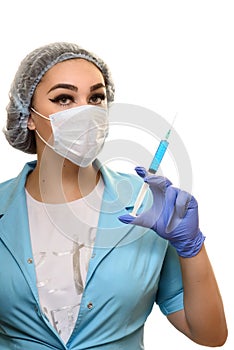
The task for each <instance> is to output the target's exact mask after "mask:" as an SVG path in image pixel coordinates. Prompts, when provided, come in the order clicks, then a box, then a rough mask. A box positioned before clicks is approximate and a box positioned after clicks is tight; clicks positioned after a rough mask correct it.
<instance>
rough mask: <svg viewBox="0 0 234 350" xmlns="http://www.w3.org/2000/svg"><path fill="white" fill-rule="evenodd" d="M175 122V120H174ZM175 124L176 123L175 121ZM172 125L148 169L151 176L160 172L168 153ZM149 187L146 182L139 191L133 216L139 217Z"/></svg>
mask: <svg viewBox="0 0 234 350" xmlns="http://www.w3.org/2000/svg"><path fill="white" fill-rule="evenodd" d="M174 120H175V118H174ZM173 122H174V121H173ZM172 125H173V123H172ZM172 125H171V127H170V129H169V130H168V132H167V133H166V136H165V138H164V139H162V140H161V141H160V143H159V146H158V148H157V151H156V152H155V155H154V157H153V160H152V162H151V164H150V166H149V169H148V172H149V173H150V174H155V173H156V172H157V171H158V168H159V166H160V164H161V161H162V159H163V157H164V155H165V153H166V150H167V147H168V145H169V142H168V138H169V136H170V133H171V129H172ZM148 187H149V185H148V184H147V183H146V182H144V183H143V185H142V187H141V189H140V191H139V194H138V196H137V199H136V202H135V204H134V208H133V211H132V213H131V215H132V216H136V215H137V212H138V209H139V208H140V206H141V204H142V202H143V200H144V197H145V195H146V192H147V190H148Z"/></svg>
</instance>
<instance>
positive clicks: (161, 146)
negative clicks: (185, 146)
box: [148, 140, 169, 174]
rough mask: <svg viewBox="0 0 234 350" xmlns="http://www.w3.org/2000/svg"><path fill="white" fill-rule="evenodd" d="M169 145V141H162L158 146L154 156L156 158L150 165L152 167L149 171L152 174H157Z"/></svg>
mask: <svg viewBox="0 0 234 350" xmlns="http://www.w3.org/2000/svg"><path fill="white" fill-rule="evenodd" d="M168 145H169V142H168V141H167V140H161V142H160V144H159V146H158V149H157V151H156V153H155V155H154V158H153V160H152V162H151V164H150V167H149V170H148V171H149V172H150V173H152V174H155V173H156V171H157V170H158V168H159V165H160V163H161V161H162V159H163V157H164V154H165V152H166V150H167V147H168Z"/></svg>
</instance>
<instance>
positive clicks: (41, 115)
mask: <svg viewBox="0 0 234 350" xmlns="http://www.w3.org/2000/svg"><path fill="white" fill-rule="evenodd" d="M31 110H32V111H33V112H34V113H36V114H37V115H39V116H40V117H42V118H44V119H47V120H50V118H48V117H46V116H44V115H43V114H41V113H39V112H37V111H36V110H35V109H34V108H33V107H31Z"/></svg>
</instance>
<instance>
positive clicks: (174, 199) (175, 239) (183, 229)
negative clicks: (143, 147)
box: [119, 167, 205, 258]
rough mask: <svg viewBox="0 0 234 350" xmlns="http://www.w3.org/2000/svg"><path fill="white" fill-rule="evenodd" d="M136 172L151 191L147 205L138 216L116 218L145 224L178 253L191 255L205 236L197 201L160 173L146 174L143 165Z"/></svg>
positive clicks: (195, 251)
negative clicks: (150, 197)
mask: <svg viewBox="0 0 234 350" xmlns="http://www.w3.org/2000/svg"><path fill="white" fill-rule="evenodd" d="M135 170H136V172H137V174H138V175H139V176H141V177H143V178H144V181H145V182H146V183H148V184H149V188H150V190H151V191H152V195H153V204H152V206H151V208H150V209H149V210H147V211H145V212H143V213H141V214H139V215H138V216H136V217H134V216H132V215H130V214H126V215H122V216H120V217H119V220H120V221H122V222H124V223H127V224H133V225H139V226H143V227H148V228H151V229H152V230H154V231H155V232H156V233H157V234H158V235H159V236H161V237H162V238H164V239H167V240H168V241H170V243H171V244H172V245H173V246H174V247H175V249H176V250H177V253H178V255H180V256H182V257H187V258H188V257H192V256H195V255H196V254H197V253H198V252H199V251H200V249H201V247H202V244H203V242H204V240H205V237H204V236H203V234H202V233H201V231H200V229H199V220H198V204H197V201H196V199H195V198H194V197H193V196H192V195H191V194H189V193H188V192H185V191H182V190H180V189H178V188H175V187H173V186H172V183H171V182H170V181H169V180H168V179H166V178H164V177H162V176H156V175H149V176H148V174H147V171H146V170H145V169H144V168H143V167H136V169H135Z"/></svg>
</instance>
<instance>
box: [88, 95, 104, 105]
mask: <svg viewBox="0 0 234 350" xmlns="http://www.w3.org/2000/svg"><path fill="white" fill-rule="evenodd" d="M105 99H106V95H105V94H94V95H92V96H91V97H90V100H89V101H90V103H93V104H96V105H97V104H101V103H102V102H103V101H105Z"/></svg>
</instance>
